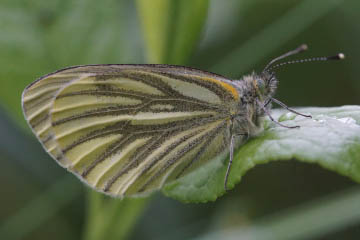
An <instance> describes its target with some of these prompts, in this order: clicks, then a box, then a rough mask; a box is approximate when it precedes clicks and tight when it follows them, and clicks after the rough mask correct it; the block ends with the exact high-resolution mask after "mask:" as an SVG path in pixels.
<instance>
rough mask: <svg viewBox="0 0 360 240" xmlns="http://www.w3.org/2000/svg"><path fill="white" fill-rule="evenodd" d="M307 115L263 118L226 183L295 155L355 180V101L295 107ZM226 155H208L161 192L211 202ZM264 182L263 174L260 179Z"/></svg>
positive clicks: (359, 122) (358, 147)
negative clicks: (261, 128)
mask: <svg viewBox="0 0 360 240" xmlns="http://www.w3.org/2000/svg"><path fill="white" fill-rule="evenodd" d="M297 111H299V112H302V113H310V114H311V115H312V117H313V118H312V119H309V118H305V117H302V116H298V115H294V114H293V113H289V112H287V111H285V110H282V109H276V110H273V111H272V116H273V117H274V118H275V119H278V120H279V121H281V122H282V123H283V124H286V125H288V126H294V125H299V126H301V127H300V128H297V129H287V128H283V127H280V126H278V125H275V124H274V123H273V122H271V121H270V120H269V119H266V120H265V123H264V129H265V130H264V131H263V132H262V133H261V134H260V135H259V136H257V137H253V138H252V139H249V141H247V142H246V143H245V144H243V145H242V146H241V147H240V148H239V149H237V150H236V152H235V157H234V162H233V166H232V169H231V172H230V176H229V183H228V186H229V188H233V187H234V186H235V184H236V183H239V182H240V180H241V177H242V176H243V175H244V174H245V173H246V172H247V171H248V170H249V169H251V168H253V167H255V166H256V165H257V164H263V163H267V162H270V161H277V160H291V159H296V160H299V161H302V162H307V163H316V164H319V165H320V166H322V167H324V168H326V169H329V170H332V171H335V172H337V173H339V174H341V175H344V176H347V177H349V178H351V179H353V180H354V181H356V182H360V106H342V107H333V108H299V109H297ZM227 163H228V160H227V158H219V159H214V160H212V161H211V162H209V163H208V164H207V165H205V166H203V167H202V168H200V169H198V170H196V171H194V172H192V173H191V174H189V175H187V176H185V177H184V178H181V179H179V180H178V181H176V182H173V183H171V184H168V185H166V186H165V187H164V189H163V192H164V194H165V195H167V196H170V197H173V198H176V199H178V200H180V201H183V202H207V201H214V200H216V198H217V197H219V196H221V195H223V194H224V193H225V190H224V176H225V172H226V167H227ZM264 181H266V179H264Z"/></svg>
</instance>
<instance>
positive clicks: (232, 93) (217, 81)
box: [192, 76, 239, 100]
mask: <svg viewBox="0 0 360 240" xmlns="http://www.w3.org/2000/svg"><path fill="white" fill-rule="evenodd" d="M192 77H196V78H199V79H201V80H204V81H209V82H213V83H216V84H217V85H220V86H221V87H223V88H225V89H226V90H228V91H229V92H231V95H232V96H233V97H234V99H235V100H239V93H238V91H237V90H236V89H235V88H234V87H233V86H231V85H230V84H228V83H225V82H222V81H219V80H216V79H214V78H210V77H200V76H192Z"/></svg>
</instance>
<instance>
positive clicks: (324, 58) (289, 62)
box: [267, 53, 345, 71]
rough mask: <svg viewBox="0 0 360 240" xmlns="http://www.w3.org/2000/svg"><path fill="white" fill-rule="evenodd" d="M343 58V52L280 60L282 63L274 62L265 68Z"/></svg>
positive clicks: (271, 68) (272, 68)
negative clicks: (325, 55)
mask: <svg viewBox="0 0 360 240" xmlns="http://www.w3.org/2000/svg"><path fill="white" fill-rule="evenodd" d="M344 58H345V55H344V54H343V53H338V54H336V55H335V56H330V57H314V58H306V59H299V60H293V61H288V62H282V63H279V64H276V65H274V66H272V67H270V68H268V69H267V70H269V71H271V70H274V69H275V68H278V67H281V66H284V65H288V64H293V63H304V62H316V61H329V60H342V59H344Z"/></svg>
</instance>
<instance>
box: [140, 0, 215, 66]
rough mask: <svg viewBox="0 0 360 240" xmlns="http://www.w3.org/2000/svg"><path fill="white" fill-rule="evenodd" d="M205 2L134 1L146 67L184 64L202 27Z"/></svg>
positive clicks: (177, 0)
mask: <svg viewBox="0 0 360 240" xmlns="http://www.w3.org/2000/svg"><path fill="white" fill-rule="evenodd" d="M208 6H209V1H208V0H193V1H180V0H172V1H169V0H153V1H148V0H138V1H137V9H138V12H139V17H140V20H141V23H142V27H143V30H144V38H145V42H146V47H147V57H148V62H149V63H168V64H184V63H185V62H186V60H187V59H188V58H189V57H190V55H191V54H192V53H193V50H194V48H195V47H196V44H197V42H198V40H199V37H200V34H201V30H202V28H203V26H204V24H205V21H206V16H207V10H208Z"/></svg>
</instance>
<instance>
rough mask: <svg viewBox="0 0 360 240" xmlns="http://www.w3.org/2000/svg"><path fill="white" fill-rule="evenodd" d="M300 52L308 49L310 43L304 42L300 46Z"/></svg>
mask: <svg viewBox="0 0 360 240" xmlns="http://www.w3.org/2000/svg"><path fill="white" fill-rule="evenodd" d="M298 50H299V52H302V51H306V50H308V45H306V44H302V45H300V46H299V47H298Z"/></svg>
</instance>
